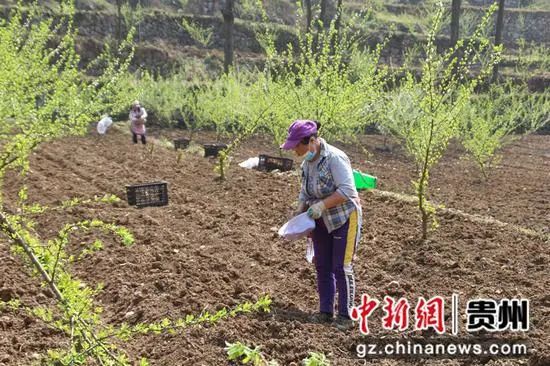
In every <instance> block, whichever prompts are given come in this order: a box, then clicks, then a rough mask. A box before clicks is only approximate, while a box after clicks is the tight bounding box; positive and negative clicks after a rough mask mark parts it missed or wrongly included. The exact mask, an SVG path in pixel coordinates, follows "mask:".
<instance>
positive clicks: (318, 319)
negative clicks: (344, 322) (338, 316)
mask: <svg viewBox="0 0 550 366" xmlns="http://www.w3.org/2000/svg"><path fill="white" fill-rule="evenodd" d="M310 320H311V321H312V322H313V323H331V322H332V320H333V315H332V314H331V313H315V314H313V315H312V316H311V317H310Z"/></svg>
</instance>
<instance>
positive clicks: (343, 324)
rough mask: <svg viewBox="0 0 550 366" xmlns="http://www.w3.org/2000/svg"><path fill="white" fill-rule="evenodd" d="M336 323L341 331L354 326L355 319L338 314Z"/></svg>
mask: <svg viewBox="0 0 550 366" xmlns="http://www.w3.org/2000/svg"><path fill="white" fill-rule="evenodd" d="M334 325H335V326H336V328H337V329H339V330H341V331H347V330H350V329H351V328H353V320H351V319H350V318H349V317H347V316H345V315H338V316H337V317H336V321H335V322H334Z"/></svg>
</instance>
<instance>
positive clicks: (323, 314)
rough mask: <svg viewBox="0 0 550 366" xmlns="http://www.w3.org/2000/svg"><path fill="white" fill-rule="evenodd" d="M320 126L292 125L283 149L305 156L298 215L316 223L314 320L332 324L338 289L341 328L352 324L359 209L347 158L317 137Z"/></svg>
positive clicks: (313, 237) (308, 124)
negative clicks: (307, 217) (317, 301)
mask: <svg viewBox="0 0 550 366" xmlns="http://www.w3.org/2000/svg"><path fill="white" fill-rule="evenodd" d="M320 127H321V126H320V123H318V122H317V121H309V120H297V121H294V122H293V123H292V124H291V125H290V127H289V129H288V136H287V139H286V141H285V143H284V144H283V145H281V148H282V149H285V150H294V152H295V153H296V155H298V156H304V162H303V163H302V188H301V190H300V195H299V197H298V201H299V202H298V210H297V214H299V213H302V212H306V211H307V214H308V216H310V217H311V218H313V219H315V229H314V230H313V232H312V239H313V245H314V251H315V267H316V270H317V286H318V291H319V302H320V306H319V307H320V309H319V310H320V312H319V313H318V314H315V316H314V319H315V320H316V321H319V322H331V321H332V320H333V314H334V297H335V293H336V289H338V316H337V317H336V326H337V327H338V328H339V329H342V330H345V329H348V328H349V327H351V326H352V325H353V323H352V321H351V320H350V312H351V309H352V308H353V306H354V305H353V301H354V297H355V277H354V275H353V267H352V260H353V257H354V254H355V250H356V248H357V244H358V243H359V238H360V230H361V206H360V203H359V195H358V194H357V190H356V189H355V183H354V180H353V172H352V169H351V164H350V161H349V158H348V157H347V155H346V154H345V153H344V152H343V151H341V150H339V149H337V148H336V147H334V146H332V145H329V144H328V143H327V142H326V141H325V140H324V139H322V138H319V137H318V135H317V133H318V130H319V128H320Z"/></svg>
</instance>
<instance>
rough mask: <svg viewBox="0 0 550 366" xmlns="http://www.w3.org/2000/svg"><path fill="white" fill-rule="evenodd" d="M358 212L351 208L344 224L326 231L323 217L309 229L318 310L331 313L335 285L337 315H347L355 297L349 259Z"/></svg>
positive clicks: (352, 250) (350, 260)
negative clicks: (312, 228)
mask: <svg viewBox="0 0 550 366" xmlns="http://www.w3.org/2000/svg"><path fill="white" fill-rule="evenodd" d="M357 225H358V224H357V211H353V213H352V214H351V216H350V218H349V219H348V221H346V223H345V224H344V225H343V226H342V227H340V228H338V229H336V230H334V231H333V232H332V233H329V232H328V231H327V228H326V226H325V223H324V222H323V219H322V218H321V219H318V220H315V230H313V232H312V239H313V246H314V250H315V268H316V270H317V289H318V291H319V305H320V306H319V310H320V311H321V312H322V313H330V314H333V313H334V295H335V293H336V288H338V314H339V315H342V316H346V317H349V313H350V311H351V308H352V307H353V301H354V297H355V277H354V275H353V267H352V264H351V262H352V260H353V255H354V254H355V238H356V235H357Z"/></svg>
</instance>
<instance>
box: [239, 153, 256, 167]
mask: <svg viewBox="0 0 550 366" xmlns="http://www.w3.org/2000/svg"><path fill="white" fill-rule="evenodd" d="M259 164H260V158H258V157H257V156H256V157H255V158H250V159H246V160H245V161H243V162H242V163H240V164H239V166H240V167H243V168H247V169H255V168H257V167H258V165H259Z"/></svg>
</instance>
